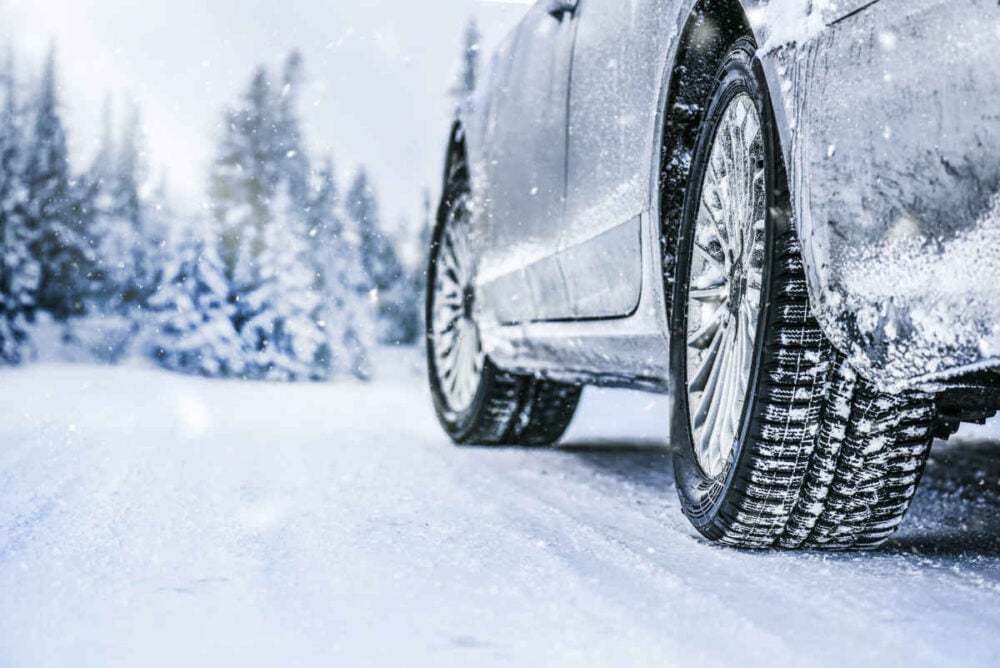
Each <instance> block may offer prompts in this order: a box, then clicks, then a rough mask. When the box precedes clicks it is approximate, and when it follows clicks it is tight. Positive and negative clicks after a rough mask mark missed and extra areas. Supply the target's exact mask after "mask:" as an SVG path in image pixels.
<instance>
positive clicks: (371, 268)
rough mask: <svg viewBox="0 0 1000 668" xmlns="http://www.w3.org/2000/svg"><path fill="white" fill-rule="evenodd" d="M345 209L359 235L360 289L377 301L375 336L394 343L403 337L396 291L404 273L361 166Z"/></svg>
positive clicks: (382, 340) (403, 279)
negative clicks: (376, 330) (362, 271)
mask: <svg viewBox="0 0 1000 668" xmlns="http://www.w3.org/2000/svg"><path fill="white" fill-rule="evenodd" d="M346 213H347V216H346V217H347V219H348V220H349V221H350V222H351V223H352V224H353V228H354V229H355V230H356V231H357V233H358V234H359V236H360V250H361V262H362V266H363V268H364V271H365V278H366V283H365V285H364V286H363V288H362V290H363V291H364V292H366V293H368V294H369V295H370V297H371V298H372V299H373V300H374V301H375V302H376V304H377V312H378V329H379V334H378V338H379V340H380V341H381V342H383V343H396V342H398V341H399V340H400V339H401V338H405V332H403V331H402V330H403V329H405V326H404V325H403V323H402V322H401V321H402V319H403V317H404V314H403V312H402V311H403V309H401V308H400V304H399V291H400V289H404V286H405V283H406V280H405V279H406V277H405V272H404V270H403V264H402V262H400V259H399V254H398V253H397V252H396V248H395V239H394V238H392V237H391V236H390V235H388V234H386V233H385V231H384V230H383V229H382V225H381V221H380V218H379V209H378V199H377V196H376V194H375V191H374V190H373V189H372V186H371V183H370V181H369V179H368V174H367V172H366V171H365V168H364V167H362V168H361V169H359V170H358V173H357V175H356V176H355V178H354V181H353V183H352V185H351V189H350V190H349V191H348V194H347V202H346Z"/></svg>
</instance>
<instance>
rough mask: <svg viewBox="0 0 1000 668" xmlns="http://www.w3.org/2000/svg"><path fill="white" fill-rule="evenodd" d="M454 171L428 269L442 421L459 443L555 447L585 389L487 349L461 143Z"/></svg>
mask: <svg viewBox="0 0 1000 668" xmlns="http://www.w3.org/2000/svg"><path fill="white" fill-rule="evenodd" d="M447 173H448V179H447V182H446V183H445V191H444V193H445V194H444V198H443V200H442V204H441V207H440V211H439V215H438V223H437V226H436V228H435V230H434V236H433V240H432V245H431V257H430V265H429V268H428V272H427V277H428V285H427V309H426V328H427V329H426V338H427V370H428V376H429V382H430V387H431V396H432V397H433V400H434V408H435V412H436V413H437V416H438V420H439V422H440V423H441V425H442V426H443V427H444V429H445V431H446V432H447V433H448V435H449V436H450V437H451V439H452V440H453V441H454V442H455V443H459V444H469V445H475V444H478V445H535V446H542V445H551V444H553V443H555V442H556V441H558V440H559V438H560V437H562V435H563V433H564V432H565V431H566V429H567V428H568V427H569V423H570V422H571V421H572V419H573V415H574V414H575V413H576V408H577V405H578V404H579V401H580V395H581V388H580V387H579V386H577V385H567V384H563V383H557V382H553V381H547V380H543V379H539V378H534V377H531V376H523V375H518V374H513V373H510V372H508V371H504V370H502V369H499V368H497V367H496V366H495V365H494V364H493V363H492V362H491V361H490V359H489V358H488V356H486V355H485V353H484V352H483V350H482V344H481V342H480V340H479V327H478V324H477V322H476V314H475V308H474V302H475V285H474V271H473V266H472V265H473V264H474V262H473V259H472V257H471V253H470V249H469V248H468V230H469V227H470V226H471V225H472V224H473V220H472V219H473V216H472V209H471V207H470V205H469V201H470V195H469V188H468V176H469V175H468V169H467V166H466V163H465V154H464V151H463V150H462V147H461V146H455V147H453V150H452V152H451V154H450V155H449V167H448V172H447Z"/></svg>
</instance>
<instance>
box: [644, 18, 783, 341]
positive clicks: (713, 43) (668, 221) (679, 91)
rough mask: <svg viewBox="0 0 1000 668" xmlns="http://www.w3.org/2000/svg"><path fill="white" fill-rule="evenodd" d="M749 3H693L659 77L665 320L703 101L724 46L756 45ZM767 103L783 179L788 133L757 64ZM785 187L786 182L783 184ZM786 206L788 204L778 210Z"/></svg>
mask: <svg viewBox="0 0 1000 668" xmlns="http://www.w3.org/2000/svg"><path fill="white" fill-rule="evenodd" d="M753 4H754V2H753V1H752V0H696V1H694V2H691V3H690V5H691V6H690V9H689V10H688V12H687V13H686V14H685V15H684V18H683V23H682V25H681V33H680V37H679V39H678V41H677V46H676V48H675V49H674V55H673V58H672V59H671V61H670V63H669V64H668V67H667V68H666V72H665V73H664V77H663V84H662V86H661V89H662V90H663V91H664V92H663V94H662V95H661V107H660V108H661V110H662V111H661V113H660V116H659V118H658V123H659V126H660V127H659V132H660V141H659V154H658V159H659V162H658V164H657V169H656V171H655V176H656V190H655V191H654V196H655V197H656V198H657V200H658V201H657V202H656V204H657V206H658V210H659V224H660V239H661V254H662V270H663V278H664V301H665V306H666V314H667V318H668V322H669V318H670V317H671V314H672V309H673V303H672V301H673V283H674V268H675V253H676V248H677V230H678V226H679V224H680V221H681V218H682V212H683V208H684V197H685V195H686V193H687V185H688V181H689V179H690V168H691V162H692V158H693V154H694V149H695V144H696V142H697V139H698V132H699V129H700V127H701V123H702V116H703V111H704V103H705V100H707V99H708V96H709V95H710V94H711V92H712V86H713V84H714V81H715V75H716V70H717V68H718V65H719V63H720V62H721V60H722V58H723V57H724V55H725V53H726V51H727V49H728V48H729V46H730V45H731V44H732V43H733V42H735V41H736V40H737V39H739V38H740V37H750V38H752V39H753V40H754V41H755V43H757V44H761V43H762V40H763V38H764V37H765V35H764V34H762V32H761V30H760V27H761V26H759V25H756V24H755V23H754V22H752V21H751V20H750V13H749V10H750V9H751V8H752V6H753ZM758 60H759V61H760V59H758ZM760 64H761V67H762V69H763V74H764V79H765V81H766V83H767V90H768V92H769V94H770V98H771V106H772V118H774V120H775V136H776V140H777V143H778V149H779V150H778V158H779V164H778V165H777V169H778V175H779V176H781V177H787V174H788V169H787V166H788V165H789V164H790V163H789V162H788V160H789V158H790V155H791V154H790V151H789V146H790V143H789V142H790V134H791V133H790V131H789V129H788V128H789V126H788V123H787V122H786V120H785V115H784V106H783V97H782V92H781V89H780V85H778V81H777V76H776V72H775V71H774V70H773V68H772V67H771V66H770V64H769V62H767V60H766V59H765V60H764V61H761V62H760ZM786 182H787V181H786ZM786 203H787V204H788V206H789V207H790V206H791V203H790V198H789V201H787V202H783V204H786Z"/></svg>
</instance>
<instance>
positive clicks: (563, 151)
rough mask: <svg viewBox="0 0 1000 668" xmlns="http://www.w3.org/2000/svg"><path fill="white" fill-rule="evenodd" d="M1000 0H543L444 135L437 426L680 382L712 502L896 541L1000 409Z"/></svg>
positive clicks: (697, 470) (434, 367)
mask: <svg viewBox="0 0 1000 668" xmlns="http://www.w3.org/2000/svg"><path fill="white" fill-rule="evenodd" d="M998 53H1000V6H998V3H997V2H996V0H874V1H872V0H836V1H833V0H771V1H770V2H767V1H765V0H761V1H759V2H754V1H752V0H700V1H697V2H696V1H694V0H540V1H539V2H537V3H535V4H534V5H533V6H532V7H531V8H530V9H529V10H528V11H527V14H526V16H525V17H524V19H523V21H522V22H521V23H520V25H519V26H518V27H517V28H516V29H515V30H514V32H513V33H512V34H510V35H509V36H508V37H507V38H506V40H505V41H504V42H503V43H502V45H501V46H500V47H499V49H498V50H497V51H496V53H495V55H494V56H493V59H492V62H491V64H490V68H489V74H488V77H487V79H486V81H485V82H484V84H483V85H482V86H480V89H479V90H478V92H477V93H476V94H475V95H474V96H473V98H472V99H470V100H469V101H468V103H467V104H465V105H464V106H463V108H462V110H461V113H460V114H459V118H458V120H457V122H456V123H455V126H454V129H453V132H452V134H451V137H450V141H449V145H448V153H447V167H446V172H445V180H444V191H443V197H442V201H441V205H440V209H439V214H438V219H437V227H436V231H435V233H434V237H433V246H432V249H431V250H432V253H431V254H432V259H431V265H430V270H429V286H428V299H427V338H428V362H429V364H428V367H429V376H430V384H431V388H432V393H433V396H434V401H435V404H436V408H437V412H438V415H439V417H440V421H441V423H442V425H443V426H444V428H445V429H446V430H447V432H448V434H449V435H450V436H451V438H452V439H453V440H454V441H455V442H457V443H462V444H484V445H489V444H496V445H503V444H512V445H513V444H516V445H546V444H551V443H554V442H555V441H557V440H558V439H559V438H560V436H561V435H562V434H563V432H564V431H565V429H566V427H567V426H568V424H569V422H570V420H571V419H572V417H573V414H574V411H575V409H576V406H577V403H578V400H579V397H580V393H581V388H582V387H583V386H584V385H602V386H617V387H629V388H639V389H645V390H649V391H652V392H663V393H667V394H668V395H669V396H670V397H671V404H672V409H671V410H670V414H669V415H664V416H663V428H664V433H665V435H669V438H670V442H671V443H672V446H673V448H674V449H675V456H674V465H675V474H676V480H677V489H678V492H679V493H680V497H681V501H682V506H683V509H684V512H685V513H686V515H687V517H688V518H689V519H690V520H691V522H692V523H693V524H694V526H695V527H696V528H697V529H698V530H699V531H700V532H701V533H702V534H703V535H704V536H706V537H708V538H709V539H711V540H714V541H719V542H723V543H727V544H730V545H735V546H743V547H782V548H802V547H810V548H849V547H872V546H876V545H879V544H880V543H881V542H883V541H884V540H885V539H886V538H887V537H889V536H890V535H891V534H892V533H893V531H894V530H895V529H896V527H897V526H898V525H899V523H900V522H901V520H902V518H903V515H904V513H905V511H906V509H907V506H908V505H909V503H910V500H911V498H912V497H913V494H914V491H915V489H916V486H917V483H918V481H919V479H920V476H921V473H922V471H923V468H924V464H925V461H926V459H927V456H928V451H929V449H930V446H931V442H932V440H933V438H934V437H935V436H939V437H947V436H949V435H950V434H952V433H953V432H954V431H955V430H956V429H957V428H958V425H959V424H960V423H961V422H963V421H982V420H984V419H986V418H987V417H988V416H990V415H992V414H993V413H994V412H995V411H996V410H997V409H998V408H1000V370H998V369H1000V57H997V54H998Z"/></svg>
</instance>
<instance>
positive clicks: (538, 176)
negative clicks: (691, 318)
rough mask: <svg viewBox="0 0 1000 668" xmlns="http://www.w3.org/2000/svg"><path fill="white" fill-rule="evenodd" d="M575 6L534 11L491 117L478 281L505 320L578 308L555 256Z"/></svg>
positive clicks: (565, 2) (559, 4)
mask: <svg viewBox="0 0 1000 668" xmlns="http://www.w3.org/2000/svg"><path fill="white" fill-rule="evenodd" d="M571 7H572V2H569V0H562V1H555V2H554V1H553V0H540V1H539V2H537V3H536V4H535V5H533V6H532V7H531V9H530V10H529V11H528V13H527V15H526V16H525V18H524V20H523V21H522V22H521V24H520V25H519V26H518V28H517V33H516V35H515V38H514V39H515V41H514V46H513V48H512V50H511V54H510V58H511V62H510V63H509V68H510V69H509V73H508V75H507V76H506V78H505V81H504V84H503V86H504V89H503V90H502V91H499V94H498V95H497V96H496V108H495V110H494V112H493V115H492V118H491V121H490V125H491V130H490V132H491V140H490V154H489V157H488V160H489V161H490V172H491V177H490V185H489V194H488V201H487V202H486V207H487V214H488V216H489V229H490V241H489V244H488V246H489V247H488V248H487V249H486V251H485V253H484V256H483V260H482V263H481V267H480V278H479V284H480V290H482V291H484V292H486V293H488V299H489V302H490V303H491V304H492V305H493V310H494V314H495V315H496V317H497V318H498V319H499V320H500V321H501V322H503V323H517V322H526V321H535V320H547V319H558V318H561V317H565V316H567V315H570V314H571V311H568V310H567V309H568V304H569V297H568V292H567V288H566V281H565V279H564V277H563V275H562V273H561V271H560V268H559V262H558V259H557V257H556V255H557V251H558V241H559V231H560V229H561V227H562V222H563V220H564V212H565V211H564V198H565V190H566V122H567V99H568V94H569V93H568V86H569V68H570V56H571V52H572V46H573V30H574V24H573V22H572V20H571V19H572V12H571V11H570V9H571Z"/></svg>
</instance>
